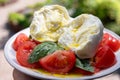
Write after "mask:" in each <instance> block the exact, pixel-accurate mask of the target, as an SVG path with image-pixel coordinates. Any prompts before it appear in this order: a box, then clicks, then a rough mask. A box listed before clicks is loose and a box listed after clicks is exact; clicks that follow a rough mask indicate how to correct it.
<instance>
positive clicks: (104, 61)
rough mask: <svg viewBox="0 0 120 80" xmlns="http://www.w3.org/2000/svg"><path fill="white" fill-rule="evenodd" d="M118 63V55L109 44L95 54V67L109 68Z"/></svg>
mask: <svg viewBox="0 0 120 80" xmlns="http://www.w3.org/2000/svg"><path fill="white" fill-rule="evenodd" d="M115 63H116V57H115V54H114V53H113V51H112V50H111V48H109V47H108V46H107V45H104V46H101V47H100V48H99V49H98V51H97V53H96V56H95V67H97V68H101V69H104V68H108V67H111V66H113V65H114V64H115Z"/></svg>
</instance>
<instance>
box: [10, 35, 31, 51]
mask: <svg viewBox="0 0 120 80" xmlns="http://www.w3.org/2000/svg"><path fill="white" fill-rule="evenodd" d="M27 40H29V38H28V37H27V35H26V34H24V33H20V34H19V35H18V36H17V37H16V39H15V41H14V42H13V45H12V47H13V49H14V50H16V51H17V49H18V47H19V46H20V45H21V44H22V43H23V42H25V41H27Z"/></svg>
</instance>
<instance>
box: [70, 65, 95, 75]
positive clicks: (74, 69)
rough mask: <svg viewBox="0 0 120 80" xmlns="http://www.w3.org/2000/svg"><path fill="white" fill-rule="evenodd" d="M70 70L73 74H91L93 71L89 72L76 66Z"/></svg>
mask: <svg viewBox="0 0 120 80" xmlns="http://www.w3.org/2000/svg"><path fill="white" fill-rule="evenodd" d="M71 72H73V73H75V74H83V75H92V74H94V72H93V73H92V72H89V71H85V70H83V69H80V68H77V67H74V68H73V70H72V71H71Z"/></svg>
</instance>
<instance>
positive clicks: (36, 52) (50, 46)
mask: <svg viewBox="0 0 120 80" xmlns="http://www.w3.org/2000/svg"><path fill="white" fill-rule="evenodd" d="M56 50H63V48H62V47H60V46H58V45H57V44H56V43H54V42H50V41H49V42H43V43H41V44H39V45H37V46H36V47H35V48H34V49H33V51H32V53H31V55H30V56H29V59H28V62H29V63H34V62H37V61H38V60H39V59H40V58H42V57H44V56H46V55H48V54H51V53H53V52H54V51H56Z"/></svg>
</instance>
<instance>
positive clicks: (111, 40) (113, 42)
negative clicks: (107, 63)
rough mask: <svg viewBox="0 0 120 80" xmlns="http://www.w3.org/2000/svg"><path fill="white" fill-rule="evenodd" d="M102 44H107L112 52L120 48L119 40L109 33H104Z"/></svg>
mask: <svg viewBox="0 0 120 80" xmlns="http://www.w3.org/2000/svg"><path fill="white" fill-rule="evenodd" d="M102 44H103V45H104V44H105V45H108V46H109V47H110V48H111V49H112V50H113V51H114V52H115V51H117V50H118V49H119V48H120V41H119V40H118V39H116V38H115V37H113V36H112V35H110V34H109V33H104V35H103V40H102Z"/></svg>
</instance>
